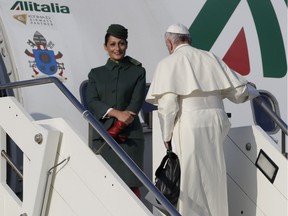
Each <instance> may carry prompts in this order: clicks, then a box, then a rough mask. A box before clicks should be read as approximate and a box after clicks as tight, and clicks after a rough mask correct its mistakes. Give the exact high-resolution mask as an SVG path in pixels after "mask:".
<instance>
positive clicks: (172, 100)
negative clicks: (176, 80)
mask: <svg viewBox="0 0 288 216" xmlns="http://www.w3.org/2000/svg"><path fill="white" fill-rule="evenodd" d="M178 110H179V104H178V96H177V95H176V94H173V93H166V94H164V95H162V96H161V97H160V98H159V99H158V117H159V121H160V127H161V131H162V138H163V141H164V142H168V141H170V140H171V138H172V133H173V128H174V124H175V119H176V116H177V113H178Z"/></svg>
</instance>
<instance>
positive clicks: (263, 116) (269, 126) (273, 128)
mask: <svg viewBox="0 0 288 216" xmlns="http://www.w3.org/2000/svg"><path fill="white" fill-rule="evenodd" d="M259 93H260V97H261V99H262V100H264V101H265V103H266V104H267V105H268V106H269V107H270V108H271V109H272V110H273V112H275V113H276V114H277V115H278V116H280V111H279V106H278V102H277V100H276V98H275V97H274V96H273V95H272V94H271V93H269V92H267V91H263V90H259ZM251 106H252V111H253V118H254V122H255V124H257V125H259V126H260V127H261V128H262V129H263V130H264V131H266V132H267V133H268V134H275V133H277V132H278V131H279V130H280V128H279V126H278V125H277V124H276V123H275V122H274V121H273V120H272V119H271V117H270V116H269V115H268V114H267V113H266V112H265V110H264V109H263V108H262V107H261V106H260V105H259V104H258V103H257V101H256V100H252V101H251Z"/></svg>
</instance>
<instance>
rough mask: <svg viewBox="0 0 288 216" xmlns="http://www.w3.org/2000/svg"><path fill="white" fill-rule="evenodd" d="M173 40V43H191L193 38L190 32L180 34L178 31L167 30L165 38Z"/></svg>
mask: <svg viewBox="0 0 288 216" xmlns="http://www.w3.org/2000/svg"><path fill="white" fill-rule="evenodd" d="M168 39H169V40H171V41H172V43H173V44H176V45H178V44H182V43H188V44H190V45H191V43H192V39H191V36H190V34H178V33H171V32H166V33H165V40H168Z"/></svg>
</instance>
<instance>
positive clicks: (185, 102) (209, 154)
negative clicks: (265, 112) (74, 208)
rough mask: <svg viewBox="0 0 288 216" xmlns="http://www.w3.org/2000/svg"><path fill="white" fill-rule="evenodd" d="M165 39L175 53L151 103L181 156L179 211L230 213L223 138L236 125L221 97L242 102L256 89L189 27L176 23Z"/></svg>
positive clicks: (156, 81) (198, 215) (162, 67)
mask: <svg viewBox="0 0 288 216" xmlns="http://www.w3.org/2000/svg"><path fill="white" fill-rule="evenodd" d="M165 40H166V45H167V48H168V50H169V53H170V55H169V56H168V57H166V58H164V59H163V60H161V61H160V62H159V64H158V66H157V68H156V71H155V74H154V77H153V80H152V82H151V85H150V89H149V91H148V93H147V97H146V101H147V102H149V103H152V104H154V105H158V116H159V120H160V126H161V131H162V138H163V141H164V144H165V145H166V147H167V145H168V143H169V142H170V141H172V146H173V149H174V151H175V153H176V154H177V155H178V156H179V159H180V165H181V185H180V197H179V201H178V211H179V213H180V214H181V215H183V216H228V200H227V181H226V166H225V159H224V152H223V141H224V139H225V136H226V135H227V133H228V130H229V128H230V126H231V124H230V122H229V119H228V117H227V114H226V112H225V111H224V105H223V101H222V100H223V99H224V98H228V99H229V100H231V101H232V102H234V103H242V102H245V101H246V100H248V99H249V98H252V97H251V96H252V94H251V93H252V92H254V93H255V92H256V95H257V91H256V90H255V88H254V87H253V86H252V85H250V83H248V82H247V81H246V80H245V79H244V78H242V77H241V76H240V75H237V74H236V73H235V72H234V71H232V70H231V69H230V68H229V67H228V66H227V65H226V64H225V63H224V62H223V61H221V60H220V59H219V58H217V57H216V56H215V55H213V54H212V53H210V52H207V51H203V50H199V49H196V48H193V47H192V46H191V38H190V34H189V31H188V29H187V28H186V27H185V26H183V25H181V24H173V25H171V26H170V27H169V28H168V29H167V31H166V33H165ZM254 96H255V95H254Z"/></svg>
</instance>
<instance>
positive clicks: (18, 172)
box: [1, 150, 23, 180]
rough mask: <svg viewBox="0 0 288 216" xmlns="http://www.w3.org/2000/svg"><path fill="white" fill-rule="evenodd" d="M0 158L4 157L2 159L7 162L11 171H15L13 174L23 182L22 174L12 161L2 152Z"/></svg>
mask: <svg viewBox="0 0 288 216" xmlns="http://www.w3.org/2000/svg"><path fill="white" fill-rule="evenodd" d="M1 156H2V157H4V159H5V160H6V161H7V163H8V164H9V165H10V166H11V168H12V170H14V171H15V173H16V174H17V175H18V176H19V177H20V178H21V180H23V174H22V172H21V171H20V170H19V169H18V168H17V166H16V165H15V164H14V163H13V161H12V160H11V159H10V158H9V155H8V154H7V153H6V152H5V151H4V150H2V151H1Z"/></svg>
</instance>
